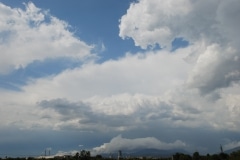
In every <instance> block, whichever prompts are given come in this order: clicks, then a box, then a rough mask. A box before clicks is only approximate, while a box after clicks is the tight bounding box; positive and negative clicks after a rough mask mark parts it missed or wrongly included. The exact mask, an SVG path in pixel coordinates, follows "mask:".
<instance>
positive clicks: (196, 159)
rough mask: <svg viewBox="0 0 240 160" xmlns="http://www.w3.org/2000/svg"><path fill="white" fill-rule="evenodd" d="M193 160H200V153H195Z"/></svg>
mask: <svg viewBox="0 0 240 160" xmlns="http://www.w3.org/2000/svg"><path fill="white" fill-rule="evenodd" d="M192 159H193V160H199V159H200V155H199V153H198V152H194V153H193V157H192Z"/></svg>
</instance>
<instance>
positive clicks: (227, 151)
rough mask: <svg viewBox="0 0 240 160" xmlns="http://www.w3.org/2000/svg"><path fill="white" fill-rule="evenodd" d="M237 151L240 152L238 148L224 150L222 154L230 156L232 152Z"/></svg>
mask: <svg viewBox="0 0 240 160" xmlns="http://www.w3.org/2000/svg"><path fill="white" fill-rule="evenodd" d="M239 150H240V146H238V147H235V148H232V149H229V150H226V151H224V153H227V154H230V153H232V152H235V151H239Z"/></svg>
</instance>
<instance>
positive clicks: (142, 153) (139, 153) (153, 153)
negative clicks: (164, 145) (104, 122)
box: [102, 149, 189, 157]
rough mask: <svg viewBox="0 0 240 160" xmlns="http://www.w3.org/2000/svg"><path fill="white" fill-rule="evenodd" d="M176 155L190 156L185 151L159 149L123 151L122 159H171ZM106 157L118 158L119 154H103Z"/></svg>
mask: <svg viewBox="0 0 240 160" xmlns="http://www.w3.org/2000/svg"><path fill="white" fill-rule="evenodd" d="M175 153H184V154H189V153H188V152H187V151H185V150H181V149H172V150H158V149H135V150H128V151H124V150H122V157H171V156H172V155H174V154H175ZM102 156H104V157H109V156H112V157H117V156H118V154H117V153H112V154H102Z"/></svg>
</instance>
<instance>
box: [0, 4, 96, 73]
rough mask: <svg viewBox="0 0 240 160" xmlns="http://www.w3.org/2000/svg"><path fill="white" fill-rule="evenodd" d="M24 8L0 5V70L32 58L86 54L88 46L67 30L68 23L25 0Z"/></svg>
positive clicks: (82, 55)
mask: <svg viewBox="0 0 240 160" xmlns="http://www.w3.org/2000/svg"><path fill="white" fill-rule="evenodd" d="M25 7H26V10H22V9H20V8H10V7H8V6H5V5H4V4H0V20H1V22H0V35H1V38H0V50H1V60H0V68H1V69H0V73H1V74H3V73H7V72H9V71H11V70H12V69H17V68H19V67H25V66H27V65H28V64H29V63H31V62H33V61H35V60H44V59H46V58H57V57H69V58H75V59H79V60H82V59H83V58H86V57H87V56H90V54H91V53H90V51H91V49H92V47H91V46H89V45H87V44H86V43H85V42H83V41H81V40H79V39H78V38H77V37H75V36H74V34H73V33H72V32H70V31H69V28H70V26H69V25H68V24H67V23H66V22H64V21H61V20H59V19H57V18H56V17H53V16H51V15H50V14H49V12H48V11H45V10H41V9H39V8H37V7H36V6H35V5H34V4H33V3H31V2H29V3H28V4H26V5H25Z"/></svg>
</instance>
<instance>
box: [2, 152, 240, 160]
mask: <svg viewBox="0 0 240 160" xmlns="http://www.w3.org/2000/svg"><path fill="white" fill-rule="evenodd" d="M46 159H47V158H44V157H42V158H35V157H28V158H20V157H17V158H11V157H5V158H0V160H46ZM116 159H117V158H109V157H103V156H101V155H96V156H91V153H90V151H86V150H82V151H80V152H77V153H76V154H75V155H74V156H55V157H53V158H48V159H47V160H116ZM120 160H240V150H238V151H234V152H232V153H230V154H227V153H224V152H221V153H219V154H212V155H210V154H207V155H200V154H199V153H198V152H194V153H193V154H192V155H189V154H184V153H175V154H174V155H172V156H170V157H124V156H123V157H121V158H120Z"/></svg>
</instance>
